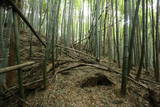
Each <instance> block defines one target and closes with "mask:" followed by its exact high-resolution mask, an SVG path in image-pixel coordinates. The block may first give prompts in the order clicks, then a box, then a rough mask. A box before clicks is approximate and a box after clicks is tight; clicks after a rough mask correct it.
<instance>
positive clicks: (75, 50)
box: [56, 44, 96, 59]
mask: <svg viewBox="0 0 160 107" xmlns="http://www.w3.org/2000/svg"><path fill="white" fill-rule="evenodd" d="M56 46H57V47H61V48H64V49H67V50H71V51H74V52H77V53H80V54H83V55H85V56H88V57H90V58H93V59H96V58H95V57H94V56H91V55H89V54H87V53H85V52H82V51H79V50H77V49H73V48H69V47H64V46H62V45H58V44H56Z"/></svg>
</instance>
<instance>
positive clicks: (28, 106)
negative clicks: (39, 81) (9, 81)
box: [5, 89, 31, 107]
mask: <svg viewBox="0 0 160 107" xmlns="http://www.w3.org/2000/svg"><path fill="white" fill-rule="evenodd" d="M5 90H6V91H7V92H9V93H10V94H11V95H13V96H14V97H15V98H17V99H18V100H19V101H21V102H22V103H23V104H25V105H27V107H31V106H30V104H29V103H28V102H27V101H25V100H24V99H22V98H20V97H18V96H16V95H15V94H14V93H13V92H12V91H10V90H9V89H5Z"/></svg>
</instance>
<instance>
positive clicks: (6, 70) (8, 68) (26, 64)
mask: <svg viewBox="0 0 160 107" xmlns="http://www.w3.org/2000/svg"><path fill="white" fill-rule="evenodd" d="M33 64H35V62H34V61H30V62H26V63H23V64H19V65H14V66H10V67H5V68H1V69H0V74H3V73H7V72H10V71H13V70H17V69H21V68H23V67H26V66H30V65H33Z"/></svg>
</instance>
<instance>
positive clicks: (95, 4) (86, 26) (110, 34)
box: [0, 0, 160, 95]
mask: <svg viewBox="0 0 160 107" xmlns="http://www.w3.org/2000/svg"><path fill="white" fill-rule="evenodd" d="M6 1H7V0H6ZM0 3H1V2H0ZM14 3H15V4H16V5H17V7H18V8H19V9H20V10H21V12H22V13H23V15H24V16H25V17H26V19H27V20H28V21H29V23H30V24H31V25H32V27H33V28H34V29H35V30H36V32H37V34H38V35H40V38H42V37H43V38H45V41H43V42H44V43H45V44H46V47H43V46H42V44H40V47H42V48H45V49H44V53H45V59H46V60H45V62H44V64H46V61H48V60H51V61H52V63H53V65H54V62H55V60H56V59H57V58H58V57H60V56H61V54H62V53H63V52H64V51H65V53H66V54H68V53H67V51H66V50H65V49H62V47H66V48H74V49H76V50H78V51H80V52H83V53H86V54H88V55H90V56H92V57H94V58H95V59H96V61H97V62H99V61H101V60H102V59H104V58H107V59H108V60H109V61H115V62H116V63H117V64H118V66H119V67H120V68H122V86H121V88H122V90H121V93H122V94H123V95H125V93H126V86H127V79H128V76H129V74H130V72H131V70H132V68H133V67H136V68H137V72H136V74H137V77H136V79H137V80H139V79H140V78H141V74H142V73H143V72H147V73H150V75H151V74H153V75H154V78H155V81H159V79H160V77H159V76H160V74H159V69H160V68H159V63H160V61H159V60H160V35H159V12H160V11H159V9H160V8H159V7H160V3H159V0H23V1H22V0H14ZM22 31H26V32H29V36H28V38H29V41H28V42H29V43H30V48H29V51H28V55H29V56H30V58H32V57H33V56H32V54H33V48H32V42H31V41H32V39H33V32H32V31H31V30H30V29H29V27H28V26H27V25H26V23H24V21H22V20H21V18H20V17H19V15H18V14H17V13H16V11H15V10H14V9H12V8H10V6H3V5H1V4H0V68H3V67H7V66H11V65H15V64H20V63H21V60H20V59H21V58H20V55H19V53H20V51H19V36H20V32H22ZM13 32H14V35H13ZM13 53H15V54H13ZM53 68H54V67H53ZM13 76H14V75H13ZM6 78H7V74H3V75H0V85H1V86H0V87H3V86H4V84H5V83H6ZM12 78H13V77H12ZM21 79H22V77H21V74H20V72H19V73H18V80H19V82H20V84H22V83H21ZM21 88H22V87H21ZM21 93H23V92H21Z"/></svg>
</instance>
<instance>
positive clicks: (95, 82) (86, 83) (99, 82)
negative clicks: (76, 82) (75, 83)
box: [80, 73, 113, 88]
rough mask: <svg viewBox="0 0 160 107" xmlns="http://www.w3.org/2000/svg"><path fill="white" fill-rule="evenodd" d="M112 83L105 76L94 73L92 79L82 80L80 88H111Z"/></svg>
mask: <svg viewBox="0 0 160 107" xmlns="http://www.w3.org/2000/svg"><path fill="white" fill-rule="evenodd" d="M112 85H113V82H112V81H110V80H109V79H108V78H107V76H105V75H104V74H101V73H96V74H95V75H94V77H88V78H86V79H84V80H82V82H81V84H80V87H81V88H84V87H94V86H112Z"/></svg>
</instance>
